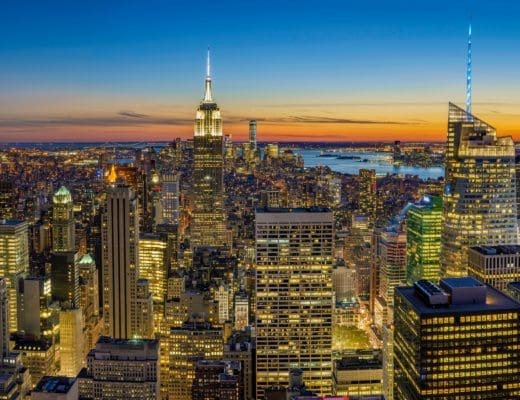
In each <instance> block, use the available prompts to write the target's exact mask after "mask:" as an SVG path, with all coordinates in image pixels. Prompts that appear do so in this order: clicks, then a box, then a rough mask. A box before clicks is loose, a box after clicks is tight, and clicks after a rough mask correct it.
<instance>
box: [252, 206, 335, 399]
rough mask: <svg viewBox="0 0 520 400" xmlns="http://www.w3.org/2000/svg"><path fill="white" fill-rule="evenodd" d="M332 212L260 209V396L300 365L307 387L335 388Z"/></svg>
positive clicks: (286, 379) (317, 389) (286, 380)
mask: <svg viewBox="0 0 520 400" xmlns="http://www.w3.org/2000/svg"><path fill="white" fill-rule="evenodd" d="M333 225H334V223H333V215H332V212H331V211H330V210H328V209H323V208H311V209H291V210H289V209H258V210H257V211H256V276H257V279H256V337H257V339H256V340H257V357H256V360H257V361H256V376H257V398H258V399H264V392H265V390H266V389H267V388H269V387H271V386H284V387H285V386H287V385H288V383H289V370H290V369H291V368H301V369H302V370H303V371H304V373H305V376H306V377H307V378H306V382H307V386H308V388H309V390H312V391H315V392H318V393H321V394H326V393H330V392H331V379H332V279H331V273H332V264H333V261H334V257H333V247H334V246H333V239H334V233H333Z"/></svg>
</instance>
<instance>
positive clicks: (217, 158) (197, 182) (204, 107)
mask: <svg viewBox="0 0 520 400" xmlns="http://www.w3.org/2000/svg"><path fill="white" fill-rule="evenodd" d="M223 171H224V148H223V138H222V119H221V117H220V109H219V108H218V106H217V103H216V102H215V101H214V99H213V93H212V90H211V74H210V64H209V52H208V65H207V74H206V86H205V92H204V99H203V100H202V102H201V103H200V105H199V108H198V109H197V115H196V119H195V133H194V137H193V195H194V209H193V213H192V220H191V242H192V243H191V245H192V247H197V246H221V245H223V244H225V236H226V235H225V230H226V224H225V212H224V172H223Z"/></svg>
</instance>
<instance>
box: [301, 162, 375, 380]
mask: <svg viewBox="0 0 520 400" xmlns="http://www.w3.org/2000/svg"><path fill="white" fill-rule="evenodd" d="M358 185H359V203H358V211H359V212H360V213H361V214H365V215H366V216H367V217H369V220H370V223H371V224H374V222H375V217H376V209H377V197H376V195H377V193H376V186H377V180H376V170H375V169H360V170H359V177H358ZM305 376H307V375H305Z"/></svg>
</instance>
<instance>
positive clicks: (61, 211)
mask: <svg viewBox="0 0 520 400" xmlns="http://www.w3.org/2000/svg"><path fill="white" fill-rule="evenodd" d="M74 240H75V239H74V204H73V203H72V196H71V195H70V192H69V190H68V189H67V188H66V187H65V186H62V187H60V189H59V190H58V191H57V192H56V193H55V194H54V196H53V197H52V250H53V251H54V252H56V253H62V252H66V251H74V248H75V243H74Z"/></svg>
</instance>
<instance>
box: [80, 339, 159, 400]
mask: <svg viewBox="0 0 520 400" xmlns="http://www.w3.org/2000/svg"><path fill="white" fill-rule="evenodd" d="M159 385H160V377H159V342H158V341H157V340H145V339H129V340H127V339H113V338H110V337H106V336H102V337H101V338H100V339H99V340H98V342H97V344H96V347H95V348H94V349H92V350H91V351H90V352H89V354H88V357H87V367H86V368H84V369H83V370H81V372H80V373H79V375H78V386H79V396H80V397H79V398H80V399H106V400H109V399H110V400H116V399H118V400H120V399H140V400H156V399H160V393H159Z"/></svg>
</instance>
